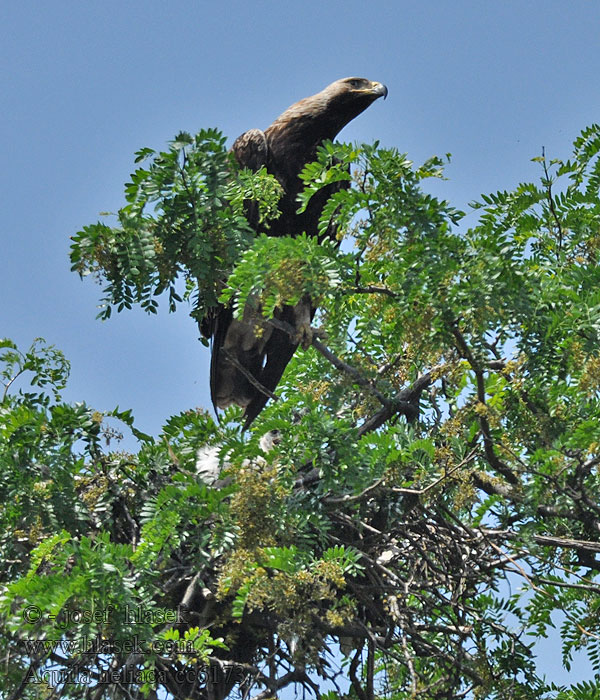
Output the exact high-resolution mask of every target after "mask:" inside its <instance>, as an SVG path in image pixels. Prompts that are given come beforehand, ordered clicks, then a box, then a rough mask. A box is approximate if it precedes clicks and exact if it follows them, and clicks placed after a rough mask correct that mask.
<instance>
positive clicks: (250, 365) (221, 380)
mask: <svg viewBox="0 0 600 700" xmlns="http://www.w3.org/2000/svg"><path fill="white" fill-rule="evenodd" d="M231 152H232V153H233V155H234V157H235V159H236V160H237V162H238V163H239V165H240V166H241V167H242V168H248V169H249V170H254V171H256V170H260V168H262V167H263V166H266V165H267V158H268V147H267V139H266V137H265V134H264V132H262V131H261V130H260V129H250V130H249V131H246V132H245V133H243V134H242V135H241V136H239V137H238V138H237V139H236V140H235V142H234V144H233V146H232V147H231ZM246 218H247V219H248V223H249V224H250V225H251V226H252V227H253V228H254V229H256V228H257V226H258V208H257V206H256V204H255V203H254V202H248V203H247V204H246ZM258 323H259V320H258V318H257V317H256V314H252V312H251V310H250V309H248V311H247V312H246V311H245V312H244V318H243V319H242V320H235V319H234V318H233V311H232V309H231V307H225V306H220V307H219V308H218V309H217V311H216V312H215V313H214V314H213V317H212V319H211V327H210V329H209V334H210V335H211V336H212V356H211V362H210V394H211V399H212V402H213V405H214V406H215V410H216V408H226V407H227V406H229V405H231V404H237V405H238V406H247V405H248V404H249V403H250V402H251V401H252V399H253V398H254V395H255V393H256V391H257V389H256V387H255V386H253V385H252V383H251V381H250V380H249V377H258V375H259V374H260V370H261V367H262V365H263V358H264V356H263V351H264V346H265V342H266V341H267V340H268V337H269V332H268V329H265V330H264V332H262V333H260V332H259V333H257V324H258ZM266 398H267V397H266V396H265V401H266Z"/></svg>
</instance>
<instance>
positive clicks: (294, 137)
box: [202, 78, 388, 428]
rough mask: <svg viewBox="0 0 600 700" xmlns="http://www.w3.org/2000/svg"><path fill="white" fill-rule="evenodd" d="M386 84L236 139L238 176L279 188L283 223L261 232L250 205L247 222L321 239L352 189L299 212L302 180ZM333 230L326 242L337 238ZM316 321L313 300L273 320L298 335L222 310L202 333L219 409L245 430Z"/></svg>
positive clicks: (351, 90)
mask: <svg viewBox="0 0 600 700" xmlns="http://www.w3.org/2000/svg"><path fill="white" fill-rule="evenodd" d="M387 94H388V90H387V87H386V86H385V85H383V84H382V83H378V82H374V81H371V80H367V79H366V78H342V79H341V80H336V81H335V82H334V83H331V85H328V86H327V87H326V88H325V89H324V90H322V91H321V92H319V93H317V94H316V95H312V96H311V97H305V98H304V99H302V100H300V101H299V102H296V103H295V104H293V105H292V106H291V107H288V109H286V110H285V112H283V114H281V115H280V116H279V117H277V119H276V120H275V121H274V122H273V123H272V124H271V126H269V127H268V128H267V129H265V130H264V131H261V130H260V129H250V130H249V131H246V132H245V133H243V134H242V135H241V136H239V137H238V138H237V139H236V140H235V142H234V144H233V146H232V147H231V152H232V154H233V156H234V158H235V160H236V161H237V163H238V165H239V166H240V167H241V168H247V169H249V170H252V171H257V170H260V169H261V168H263V167H264V168H266V170H267V172H268V173H270V174H271V175H273V176H274V177H275V178H276V179H277V181H278V182H279V184H280V185H281V187H282V190H283V194H282V196H281V199H280V201H279V205H278V206H279V211H280V215H279V217H278V218H277V219H275V220H273V221H271V222H269V225H268V227H267V226H265V225H264V224H260V223H259V221H258V213H257V211H256V207H253V205H252V203H251V202H249V203H248V206H247V208H246V216H247V218H248V222H249V224H250V225H251V226H252V228H254V229H255V231H256V232H257V233H263V232H264V233H266V234H267V235H269V236H297V235H299V234H301V233H302V232H305V233H306V235H309V236H317V235H318V222H319V218H320V215H321V212H322V210H323V207H324V205H325V204H326V202H327V200H328V199H329V197H330V196H331V195H332V194H333V193H334V192H336V191H338V190H339V189H341V188H343V187H346V188H347V187H349V183H348V182H347V181H342V182H337V183H332V184H330V185H328V186H326V187H324V188H323V189H321V190H319V192H317V193H316V194H315V195H313V197H312V198H311V199H310V201H309V203H308V205H307V207H306V208H305V210H304V211H303V212H301V213H299V212H298V208H299V202H298V195H299V193H300V192H301V190H302V187H303V184H302V181H301V179H300V177H299V174H300V172H301V171H302V169H303V168H304V166H305V165H306V164H307V163H310V162H313V161H314V160H316V158H317V149H318V147H319V146H320V145H321V144H322V143H323V142H324V141H327V140H333V139H335V137H336V136H337V135H338V133H339V132H340V131H341V129H342V128H343V127H344V126H346V124H348V122H350V121H352V119H354V118H355V117H356V116H358V115H359V114H360V113H361V112H363V111H364V110H365V109H366V108H367V107H368V106H369V105H370V104H371V103H372V102H374V101H375V100H377V99H378V98H379V97H383V98H385V97H387ZM335 233H336V230H335V225H334V224H333V223H332V224H330V226H329V228H328V230H327V232H326V234H325V235H326V236H330V237H335ZM314 314H315V308H314V307H313V306H312V304H311V301H310V299H309V298H306V297H305V298H303V299H301V300H300V302H299V303H298V304H297V305H295V306H283V307H282V308H280V309H277V310H276V312H275V314H274V315H275V317H276V318H277V319H278V320H280V321H283V322H285V323H287V324H288V327H292V328H294V329H295V331H296V334H295V335H290V334H289V333H287V332H285V331H283V330H281V329H280V328H275V327H273V326H272V325H269V324H264V323H262V322H261V319H260V310H258V311H257V310H256V309H252V308H250V307H249V305H248V307H247V308H246V309H244V311H243V315H242V318H241V319H234V318H233V310H232V309H231V307H230V306H221V307H219V308H218V309H217V311H216V313H215V314H213V316H212V318H211V319H210V321H209V323H205V324H203V326H202V333H203V335H205V336H206V337H207V338H212V356H211V370H210V391H211V398H212V402H213V405H214V406H215V409H217V408H227V406H230V405H231V404H237V405H238V406H241V407H242V408H244V415H245V427H246V428H247V427H248V426H249V425H250V424H251V423H252V421H253V420H254V419H255V418H256V416H257V415H258V414H259V413H260V412H261V411H262V409H263V408H264V406H265V404H266V403H267V401H268V400H269V398H270V397H272V396H273V392H274V390H275V388H276V386H277V384H278V382H279V380H280V379H281V376H282V374H283V372H284V370H285V368H286V366H287V364H288V363H289V361H290V360H291V359H292V356H293V354H294V352H295V350H296V348H297V347H298V345H299V343H300V340H301V339H302V338H303V333H306V331H307V329H309V328H310V323H311V321H312V319H313V316H314Z"/></svg>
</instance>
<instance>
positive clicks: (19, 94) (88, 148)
mask: <svg viewBox="0 0 600 700" xmlns="http://www.w3.org/2000/svg"><path fill="white" fill-rule="evenodd" d="M0 23H1V26H2V27H3V28H4V30H3V34H4V36H3V40H2V42H1V44H0V59H1V65H2V67H3V70H2V72H1V74H0V87H1V94H2V112H1V119H2V128H1V129H0V154H1V162H2V168H1V169H0V186H1V192H2V202H3V207H2V219H1V225H0V226H1V228H0V237H1V248H0V251H1V252H0V299H1V300H2V303H1V306H0V336H8V337H11V338H12V339H13V340H15V341H17V342H18V343H19V344H20V345H22V346H23V347H26V346H28V345H29V343H30V342H31V341H32V340H33V338H35V337H36V336H43V337H44V338H46V340H47V341H48V342H50V343H53V344H55V345H56V346H57V347H59V348H60V349H61V350H63V351H64V353H65V354H66V356H67V357H68V358H69V359H70V361H71V363H72V375H71V382H70V385H69V389H68V391H67V392H66V395H65V396H66V398H67V399H68V400H70V401H86V402H87V403H88V404H90V405H92V406H94V407H95V408H97V409H98V410H110V409H111V408H113V407H114V406H115V405H117V404H118V405H119V406H120V407H121V408H131V409H133V412H134V415H135V416H136V419H137V423H138V426H139V427H140V429H142V430H144V431H146V432H150V433H154V434H155V433H157V432H158V430H159V428H160V426H161V424H162V423H163V421H164V420H165V419H166V418H167V417H168V416H170V415H172V414H173V413H177V412H179V411H182V410H185V409H188V408H191V407H195V406H204V407H209V394H208V362H209V356H208V352H207V351H206V350H204V349H203V348H202V347H201V345H200V343H199V342H198V341H197V335H198V334H197V329H196V327H195V325H194V323H193V322H192V320H191V319H190V318H189V317H187V316H186V314H185V311H184V309H183V308H182V309H180V311H179V312H178V313H177V314H175V315H169V314H168V313H167V312H166V311H164V312H163V313H161V314H159V316H158V317H153V316H146V315H145V314H144V313H142V312H141V311H139V310H134V311H132V312H126V313H123V314H120V315H117V316H114V317H113V318H111V319H110V320H109V321H108V322H105V323H101V322H99V321H96V320H95V315H96V304H97V303H98V299H99V291H100V288H99V287H98V286H97V285H95V284H93V282H92V281H91V280H90V279H87V280H85V281H84V282H81V281H80V280H79V278H78V277H77V276H76V275H74V274H72V273H70V271H69V261H68V248H69V236H70V235H72V234H74V233H75V232H76V231H77V230H79V229H80V228H81V227H82V226H84V225H85V224H89V223H93V222H95V221H96V220H97V219H98V215H99V213H100V212H101V211H107V210H108V211H116V210H117V209H118V208H119V207H120V206H121V205H122V204H123V184H124V183H125V182H126V181H127V179H128V176H129V173H131V172H132V170H133V153H134V151H136V150H137V149H139V148H140V147H142V146H149V147H152V148H161V147H162V146H163V145H164V144H165V143H166V142H167V141H168V140H169V139H170V138H172V137H173V136H174V135H175V134H176V133H177V132H178V131H180V130H187V131H192V132H194V131H197V130H199V129H200V128H204V127H213V126H216V127H218V128H219V129H221V130H222V131H223V132H224V133H225V134H226V135H227V136H228V137H229V138H230V139H231V140H233V139H234V138H235V137H237V136H238V135H239V134H240V133H241V132H243V131H245V130H246V129H248V128H251V127H259V128H264V127H266V126H268V125H269V124H270V123H271V122H272V121H273V119H274V118H275V117H276V116H277V115H278V114H280V113H281V112H282V111H283V110H284V109H285V108H286V107H287V106H289V105H290V104H291V103H293V102H295V101H296V100H298V99H300V98H301V97H305V96H306V95H309V94H313V93H315V92H318V91H319V90H320V89H322V88H323V87H324V86H325V85H327V84H328V83H330V82H331V81H333V80H335V79H337V78H340V77H344V76H349V75H358V76H364V77H367V78H370V79H373V80H379V81H382V82H384V83H386V84H387V86H388V88H389V97H388V99H387V101H385V102H383V101H381V100H379V101H378V102H376V103H375V104H374V105H373V106H372V107H371V108H370V109H369V110H368V111H366V112H365V113H364V114H362V115H361V116H360V117H358V118H357V119H356V120H355V121H354V122H353V123H351V124H350V125H349V126H348V127H347V128H346V129H345V130H344V131H343V132H342V133H341V135H340V139H342V140H347V141H353V140H357V141H366V142H370V141H373V140H375V139H379V140H380V141H381V143H382V144H383V145H385V146H396V147H397V148H399V149H400V150H401V151H403V152H404V151H405V152H407V153H408V155H409V157H410V158H412V159H413V160H415V161H420V160H423V159H425V158H427V157H428V156H430V155H433V154H440V155H443V154H445V153H447V152H451V153H452V154H453V159H452V163H451V165H450V166H449V168H448V170H447V175H448V177H449V178H450V179H449V180H448V181H447V182H443V183H439V184H437V185H436V188H435V191H436V193H437V194H438V195H440V196H442V197H444V198H446V199H449V200H450V201H451V202H452V203H453V204H454V205H456V206H458V207H462V208H464V207H466V206H467V203H468V202H469V201H471V200H473V199H476V198H477V197H478V196H479V195H480V194H481V193H484V192H489V191H495V190H497V189H507V188H511V187H514V186H515V185H516V184H517V183H518V182H520V181H523V180H529V179H532V178H535V177H537V175H538V168H539V166H537V165H536V164H534V163H531V162H530V159H531V158H532V157H534V156H537V155H539V154H540V153H541V149H542V147H545V149H546V153H547V154H548V155H549V156H550V157H565V158H566V157H568V155H569V153H570V144H571V142H572V141H573V139H574V138H575V137H576V136H577V134H578V133H579V131H580V130H581V129H582V128H583V127H584V126H586V125H587V124H589V123H592V122H594V121H597V120H598V119H599V118H600V117H599V115H600V90H599V89H598V76H599V75H600V4H599V3H597V2H592V1H591V0H590V1H584V0H570V2H564V0H530V1H529V2H522V1H511V0H504V1H503V2H501V3H500V2H492V1H491V0H488V1H487V2H484V1H482V0H477V1H475V0H473V1H471V0H454V1H453V2H452V1H451V0H446V1H443V0H423V1H421V2H416V1H415V0H413V1H412V2H405V1H404V0H370V2H369V3H367V2H365V1H364V0H361V1H360V2H357V1H355V0H344V2H339V1H337V0H333V1H329V2H323V1H321V2H314V1H312V0H305V1H304V2H302V3H297V2H294V3H292V2H281V1H280V2H275V1H274V0H273V1H267V0H255V1H254V2H237V1H236V2H232V1H229V2H228V1H227V0H221V2H218V3H217V2H200V1H196V2H194V1H192V0H170V2H168V3H167V2H164V1H161V2H157V1H155V0H144V1H142V0H129V1H128V2H123V1H122V0H120V1H119V2H115V1H114V0H103V1H102V2H91V1H85V0H79V2H76V1H75V0H71V1H70V2H66V1H64V0H52V2H40V1H39V0H36V1H35V2H34V1H32V0H20V1H19V2H12V3H9V2H5V3H2V6H1V7H0ZM474 216H475V215H474V214H471V215H470V216H469V218H467V223H468V222H470V221H474V220H475V219H474ZM553 656H554V654H553ZM553 661H554V662H558V654H556V658H555V659H553Z"/></svg>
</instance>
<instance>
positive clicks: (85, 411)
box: [0, 125, 600, 700]
mask: <svg viewBox="0 0 600 700" xmlns="http://www.w3.org/2000/svg"><path fill="white" fill-rule="evenodd" d="M599 154H600V127H599V126H596V125H593V126H591V127H589V128H587V129H585V130H584V131H583V132H582V134H581V135H580V136H579V137H578V138H577V139H576V141H575V143H574V150H573V154H572V157H571V159H570V160H564V161H563V160H551V159H549V158H547V157H546V156H545V154H542V155H541V156H539V157H538V158H536V159H535V160H537V161H538V163H539V167H540V180H539V182H537V183H524V184H521V185H519V186H518V187H517V188H515V189H514V190H507V191H502V192H497V193H495V194H490V195H482V196H481V198H480V200H479V201H476V202H473V204H472V205H471V206H472V208H473V209H474V210H476V212H477V214H478V218H477V220H476V221H475V223H474V224H473V225H472V226H471V227H470V228H469V227H467V226H466V225H465V222H462V223H461V219H462V218H463V213H462V212H461V211H458V210H456V209H455V208H453V207H452V206H451V205H450V204H449V203H447V202H445V201H441V200H439V199H438V198H436V197H434V196H432V195H430V194H428V193H427V187H426V185H427V179H428V178H431V177H441V176H442V174H443V165H444V163H443V161H442V159H440V158H432V159H430V160H429V161H427V162H426V163H424V164H423V165H421V166H418V167H416V166H414V165H413V163H411V162H410V161H409V160H408V158H407V156H406V155H403V154H401V153H399V152H398V151H397V150H396V149H393V148H382V147H380V146H379V145H378V144H373V145H350V144H339V143H335V144H334V143H326V144H325V145H324V146H323V147H322V148H321V149H320V150H319V153H318V160H317V161H316V162H315V163H312V164H309V165H308V166H307V167H306V168H305V170H304V171H303V173H302V178H303V181H304V183H305V189H304V192H303V194H302V196H301V200H302V201H301V204H306V202H307V201H308V200H309V198H310V197H311V196H312V195H313V194H314V193H315V192H316V191H317V190H319V189H320V188H322V187H324V186H326V185H327V184H328V183H330V182H332V181H334V180H335V179H336V178H344V177H348V174H347V166H349V165H350V166H351V168H352V169H351V173H352V187H351V188H350V189H348V190H341V191H339V192H337V193H336V194H335V195H334V196H333V197H332V198H331V200H330V201H329V203H328V205H327V207H326V208H325V210H324V211H323V219H322V220H323V226H327V225H328V223H329V220H330V218H331V216H332V214H334V215H335V217H336V220H337V222H338V225H339V229H340V239H341V246H340V247H337V246H336V245H334V244H333V243H328V242H322V243H318V242H317V240H316V239H314V238H310V237H306V236H298V237H296V238H285V237H284V238H270V237H268V236H267V235H264V234H263V235H259V236H256V235H255V234H254V232H253V231H252V230H251V229H250V227H249V226H248V224H247V222H246V219H245V217H244V202H247V201H248V200H253V201H254V202H256V203H257V205H258V206H259V210H260V212H261V217H262V220H263V221H264V222H267V223H268V221H269V219H272V218H273V217H276V216H277V211H276V205H277V201H278V197H279V194H280V192H279V190H278V186H277V183H276V181H274V179H273V178H272V177H271V176H270V175H268V174H267V173H266V172H265V171H261V172H258V173H250V172H249V171H240V170H236V169H235V167H234V166H233V164H232V162H231V159H230V157H229V156H228V154H227V151H226V148H225V139H224V137H223V136H222V135H221V134H220V133H219V132H217V131H215V130H208V131H203V132H200V133H199V134H197V135H196V136H190V135H188V134H180V135H179V136H178V137H177V138H176V139H175V140H174V141H173V142H172V143H171V144H170V146H169V148H168V150H166V151H165V152H162V153H155V152H154V151H151V150H150V149H142V150H141V151H140V152H139V153H138V154H137V157H138V162H140V163H142V161H144V162H143V164H141V165H140V166H139V167H138V169H137V170H136V171H135V173H134V174H133V175H132V178H131V182H130V183H128V184H127V185H126V188H125V198H126V202H127V203H126V205H125V206H124V207H123V208H121V209H120V210H119V212H118V214H117V216H116V218H117V221H116V224H115V225H109V224H108V223H104V222H100V223H97V224H93V225H90V226H87V227H85V228H84V229H83V230H82V231H80V232H79V233H77V234H76V235H75V236H74V238H73V247H72V263H73V269H74V270H76V271H77V272H79V273H80V274H81V275H87V274H92V275H93V276H95V277H96V278H97V280H98V281H99V282H100V284H101V285H102V287H103V297H102V298H103V304H104V306H103V308H102V310H101V316H102V317H103V318H108V317H109V316H110V314H111V311H112V309H113V308H116V310H118V311H121V310H123V309H127V308H131V306H132V305H133V304H140V305H141V306H142V307H143V308H144V309H146V310H147V311H149V312H155V311H156V309H157V307H158V305H159V304H160V302H161V301H162V300H163V299H164V300H166V303H167V305H168V307H169V309H170V310H175V309H176V308H180V305H181V303H184V304H185V303H187V305H188V308H189V311H190V315H191V316H192V317H193V318H194V319H195V321H197V322H201V321H202V319H203V318H204V317H205V316H206V315H207V314H209V313H210V309H211V307H213V306H214V305H215V304H216V303H217V301H218V300H220V301H221V302H230V303H232V304H233V305H234V307H235V308H236V309H237V310H238V312H239V310H241V309H243V306H244V304H245V302H246V300H247V299H248V298H249V297H250V295H253V296H254V298H255V299H258V300H259V302H260V305H261V309H262V313H263V314H264V316H265V318H266V319H267V320H269V319H271V322H275V319H273V318H272V315H273V310H274V309H275V308H277V307H278V306H280V305H281V304H291V303H294V302H295V301H296V300H298V299H299V298H300V297H301V296H302V295H304V294H310V296H311V298H312V299H314V300H315V301H316V302H317V303H318V306H319V309H320V310H319V313H318V315H317V317H316V318H315V321H314V324H313V325H314V326H315V327H316V331H315V333H314V336H313V340H312V346H311V347H310V348H308V349H306V350H302V349H299V350H298V352H297V353H296V356H295V357H294V359H293V361H292V363H291V364H290V365H289V366H288V369H287V371H286V373H285V375H284V377H283V381H282V383H281V384H280V385H279V387H278V388H277V394H278V400H277V401H273V402H271V404H270V405H269V406H268V407H267V408H266V409H265V410H264V411H263V413H262V414H261V415H260V416H259V418H258V419H257V420H256V422H255V424H254V425H253V429H252V432H251V433H250V434H246V433H244V432H243V431H242V429H241V426H240V422H241V410H239V409H228V410H227V411H226V412H225V413H224V414H223V415H222V417H221V420H220V422H218V423H216V422H215V421H214V420H213V419H212V418H211V416H210V415H209V414H208V413H207V412H206V411H204V410H202V409H187V408H186V410H182V412H181V413H180V414H179V415H176V416H172V417H170V418H168V420H166V422H165V425H164V428H163V430H162V432H161V434H160V435H158V436H155V437H151V436H147V435H144V434H143V433H141V432H139V431H138V430H137V429H136V427H135V424H134V421H133V418H132V416H131V413H130V412H128V411H122V410H119V409H115V410H114V411H112V412H110V413H107V414H103V413H99V412H98V411H95V410H94V409H93V408H91V407H88V406H86V405H79V404H78V405H69V404H67V403H65V402H64V401H63V400H62V399H61V391H62V389H63V388H64V386H65V383H66V381H67V378H68V369H69V368H68V362H67V361H66V359H65V358H64V357H63V355H62V354H61V353H60V351H58V350H56V349H55V348H52V347H49V346H47V345H45V344H44V343H43V342H42V341H39V340H38V341H36V342H35V343H34V345H33V346H32V347H31V348H30V349H29V350H21V349H19V348H17V347H16V346H15V344H14V343H12V342H11V341H9V340H5V341H3V343H2V344H1V345H0V361H1V362H2V366H1V375H2V381H3V383H4V393H3V396H2V403H1V404H0V467H1V469H0V492H1V494H2V503H3V507H2V510H1V512H0V518H1V526H2V527H1V533H2V534H1V542H0V548H1V557H2V561H3V563H4V566H3V571H2V573H1V574H0V577H1V581H2V588H1V596H0V614H1V622H2V635H1V637H0V645H1V647H0V651H1V655H0V658H2V659H3V665H4V668H3V674H2V675H3V678H2V680H1V681H0V686H1V687H3V690H4V694H5V697H7V698H11V700H16V699H17V698H39V697H49V698H50V697H60V698H94V699H96V700H100V698H123V699H125V698H163V697H169V698H178V699H179V698H181V699H183V698H206V699H207V700H213V699H214V700H222V698H224V697H226V696H227V695H228V694H229V693H231V692H234V691H238V692H241V693H243V694H244V696H245V697H253V698H257V700H263V699H265V700H266V698H268V697H273V696H275V695H276V694H277V693H278V692H280V691H281V690H283V689H284V688H286V687H288V686H295V687H296V688H299V687H303V688H304V689H305V690H306V692H307V693H308V694H309V695H313V696H315V697H324V698H327V700H335V699H336V698H341V697H349V698H356V699H357V700H371V699H372V698H375V697H381V698H390V699H394V700H402V699H405V698H406V699H407V700H408V699H409V698H411V699H412V698H424V699H430V698H431V699H433V698H447V697H453V698H460V697H465V698H477V699H478V700H479V699H483V698H490V699H495V698H498V699H500V698H503V699H504V698H513V697H514V698H525V699H526V698H531V699H533V698H535V699H538V698H543V699H545V700H546V699H547V700H551V699H555V700H584V699H587V700H590V699H592V698H597V697H598V695H599V694H600V675H599V674H600V644H599V641H600V621H599V616H598V608H599V606H600V580H599V573H600V560H599V559H598V552H600V537H599V530H600V475H599V465H600V401H599V399H600V393H599V392H600V354H599V349H600V344H599V334H600V270H599V266H598V257H599V254H600V197H599V187H600V158H599ZM27 382H29V383H30V386H27ZM182 408H183V407H182ZM110 418H112V419H117V420H118V421H121V422H122V423H123V425H124V429H132V430H133V431H134V435H135V436H136V438H137V439H138V441H139V449H138V451H137V452H135V453H129V452H124V451H122V450H119V447H118V435H117V434H116V432H115V429H114V427H110V425H109V424H108V423H107V420H108V419H110ZM272 429H279V430H280V431H281V436H282V439H281V442H280V444H279V445H276V446H275V447H274V449H272V450H270V451H269V452H268V453H264V452H262V451H261V449H260V447H259V439H260V437H261V435H263V434H264V433H265V432H266V431H268V430H272ZM205 445H215V446H218V449H219V454H220V458H221V461H222V463H223V471H222V473H221V475H220V478H219V480H218V481H217V482H216V483H214V484H210V485H209V484H207V483H204V482H203V481H202V478H201V476H200V475H199V474H198V473H197V464H196V460H197V451H198V449H199V448H200V447H203V446H205ZM557 624H559V625H560V639H561V641H562V663H563V665H564V667H565V669H566V670H567V671H568V670H569V668H570V664H571V662H572V658H573V655H574V653H576V652H578V651H579V650H581V649H585V650H586V652H587V655H588V657H589V660H590V676H589V678H588V679H587V680H586V681H583V682H580V683H569V682H568V681H566V682H565V683H564V684H562V685H560V686H558V685H555V684H553V683H550V682H547V681H546V680H545V678H544V674H543V669H542V668H541V665H540V663H539V660H538V659H537V658H536V649H535V642H536V640H539V639H541V638H544V637H546V636H547V635H548V634H549V633H551V631H552V629H553V628H554V627H555V626H556V625H557ZM554 634H557V633H554ZM566 675H567V674H566Z"/></svg>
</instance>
